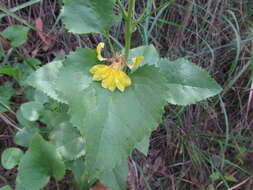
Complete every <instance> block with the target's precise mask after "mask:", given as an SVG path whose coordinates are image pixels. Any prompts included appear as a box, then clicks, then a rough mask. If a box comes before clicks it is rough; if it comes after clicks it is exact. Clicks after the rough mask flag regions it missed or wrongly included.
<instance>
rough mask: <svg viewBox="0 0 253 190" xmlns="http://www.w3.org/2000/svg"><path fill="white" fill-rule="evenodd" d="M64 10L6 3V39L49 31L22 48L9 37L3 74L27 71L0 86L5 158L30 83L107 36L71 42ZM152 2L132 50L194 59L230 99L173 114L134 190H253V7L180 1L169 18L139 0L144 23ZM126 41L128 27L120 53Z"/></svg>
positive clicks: (240, 2)
mask: <svg viewBox="0 0 253 190" xmlns="http://www.w3.org/2000/svg"><path fill="white" fill-rule="evenodd" d="M61 3H62V2H61V0H44V1H41V2H39V1H38V0H37V1H36V0H30V1H27V0H19V1H16V0H0V10H1V11H2V12H1V14H0V18H1V20H0V31H3V30H4V29H5V28H7V27H8V26H13V25H14V24H25V25H27V24H28V25H31V26H35V23H36V21H37V28H38V27H42V23H43V33H38V32H36V30H30V32H29V34H28V39H27V42H26V43H25V44H24V45H22V46H21V47H20V48H15V47H14V46H13V44H10V43H9V42H8V41H6V40H5V39H4V38H2V37H1V38H0V45H1V47H0V60H1V66H3V65H4V66H13V65H18V66H17V67H15V68H16V70H7V71H6V70H3V69H2V70H0V73H2V74H4V75H1V78H0V84H1V86H0V100H1V101H0V102H1V107H0V110H1V112H2V113H1V114H0V152H2V151H3V150H4V149H6V148H7V147H16V146H17V145H15V143H14V142H13V136H14V135H15V133H16V131H17V128H19V127H20V126H19V122H18V120H17V117H18V114H17V113H16V111H17V110H18V108H19V107H20V104H21V103H23V102H26V101H27V100H29V89H25V88H23V87H21V85H22V81H23V80H24V78H26V76H27V75H29V73H30V72H32V71H33V70H34V68H36V67H38V66H40V65H43V64H45V63H47V62H49V61H51V60H53V59H55V57H60V56H64V55H66V54H67V53H68V52H70V51H71V50H75V49H76V48H77V47H78V46H81V47H89V48H95V47H96V45H97V44H98V43H99V42H100V41H103V38H102V37H101V36H99V35H72V34H69V33H67V31H65V30H64V26H63V24H62V22H61V20H60V17H59V14H60V8H61ZM147 3H148V4H149V7H150V9H149V12H148V13H147V14H148V15H149V16H148V17H147V18H146V20H145V22H144V23H142V24H141V25H140V26H138V28H136V31H135V32H134V36H133V38H134V39H133V47H135V46H138V45H147V44H153V45H154V46H155V47H156V48H158V49H159V50H160V54H161V55H162V56H164V57H169V58H170V59H172V60H173V59H176V58H178V57H182V56H185V57H187V58H188V59H190V60H191V61H192V62H194V63H196V64H197V65H199V66H201V67H203V68H205V69H206V70H208V72H209V73H210V74H211V75H212V76H213V77H214V78H215V79H216V80H217V81H218V82H219V84H220V85H221V86H222V87H223V89H224V90H223V92H222V93H221V94H220V95H219V96H218V97H215V98H212V99H209V100H208V101H203V102H200V103H198V104H196V105H191V106H187V107H183V106H182V107H181V106H173V105H168V106H166V107H165V114H164V116H163V122H162V123H161V124H160V126H158V128H157V130H156V131H154V132H153V134H152V136H151V138H150V149H149V153H148V155H147V156H145V155H143V154H142V153H140V152H138V151H135V152H134V153H133V155H132V157H131V158H129V168H130V172H129V177H128V189H137V190H144V189H147V190H155V189H161V190H162V189H166V190H167V189H171V190H176V189H178V190H191V189H193V190H196V189H203V190H204V189H205V190H212V189H215V190H219V189H230V190H235V189H236V190H237V189H242V190H250V189H253V185H252V182H253V181H252V172H253V164H252V163H253V153H252V150H253V144H252V140H253V138H252V133H253V132H252V127H253V109H252V104H251V99H252V92H253V91H252V89H251V86H252V79H253V75H251V72H250V69H251V68H253V63H252V61H251V56H252V55H251V54H252V53H251V52H252V50H251V44H252V39H253V36H252V21H253V16H252V14H253V2H252V1H250V0H174V1H171V4H168V6H165V7H163V8H161V9H160V8H159V7H160V5H161V4H162V3H164V0H154V1H152V0H148V1H147V0H138V1H137V4H136V7H137V9H136V10H137V11H136V13H135V14H136V15H137V14H139V13H140V12H141V10H143V8H144V7H145V6H146V4H147ZM154 10H156V11H154ZM115 12H118V7H115ZM3 14H7V16H4V15H3ZM39 19H41V21H42V23H41V24H38V22H39V21H40V20H39ZM123 33H124V26H123V25H121V24H120V25H118V26H115V27H114V28H113V29H112V30H111V32H110V36H111V37H112V41H113V44H114V45H115V46H119V47H120V46H122V45H121V44H123V43H124V39H123ZM5 68H6V67H5ZM11 76H12V77H11ZM15 79H16V80H15ZM17 81H18V82H17ZM6 109H7V110H8V112H3V111H6ZM41 125H43V124H41ZM15 176H16V169H12V170H5V169H3V168H2V167H0V187H1V186H4V185H6V184H10V185H12V186H13V185H14V181H15ZM71 179H72V175H71V173H67V174H66V177H65V178H64V180H62V181H60V182H57V183H56V181H55V180H54V179H52V180H51V183H50V184H49V185H48V187H47V188H46V189H57V188H58V189H69V188H71V187H73V185H72V180H71Z"/></svg>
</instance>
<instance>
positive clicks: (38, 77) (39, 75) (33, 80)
mask: <svg viewBox="0 0 253 190" xmlns="http://www.w3.org/2000/svg"><path fill="white" fill-rule="evenodd" d="M61 67H62V63H61V61H55V62H51V63H48V64H47V65H44V66H43V67H41V68H40V69H38V70H37V71H35V72H34V73H33V74H32V75H30V76H29V77H28V79H27V81H26V82H27V84H28V85H30V86H32V87H34V88H36V89H38V90H40V91H42V92H44V93H45V94H46V95H48V96H49V97H50V98H53V99H54V100H57V101H59V102H62V103H66V100H64V98H63V97H62V96H61V95H60V94H59V92H58V91H57V90H56V87H55V80H56V79H57V77H58V73H59V70H60V68H61Z"/></svg>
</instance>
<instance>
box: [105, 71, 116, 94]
mask: <svg viewBox="0 0 253 190" xmlns="http://www.w3.org/2000/svg"><path fill="white" fill-rule="evenodd" d="M115 72H116V71H115V70H114V69H112V70H110V71H109V74H108V76H107V77H106V78H105V79H104V80H103V81H102V87H103V88H107V89H109V90H110V91H112V92H113V91H114V90H115V88H116V83H115Z"/></svg>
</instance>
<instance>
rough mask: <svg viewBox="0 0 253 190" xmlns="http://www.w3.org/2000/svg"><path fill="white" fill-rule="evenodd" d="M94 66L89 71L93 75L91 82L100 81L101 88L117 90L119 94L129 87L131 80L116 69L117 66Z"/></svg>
mask: <svg viewBox="0 0 253 190" xmlns="http://www.w3.org/2000/svg"><path fill="white" fill-rule="evenodd" d="M116 64H117V63H115V65H110V66H108V65H102V64H99V65H95V66H93V67H92V68H91V69H90V72H91V73H92V74H93V80H95V81H102V87H103V88H107V89H109V90H110V91H112V92H113V91H114V90H115V89H116V88H118V89H119V90H120V91H121V92H124V90H125V88H126V87H128V86H130V85H131V79H130V78H129V77H128V76H127V74H126V73H124V72H123V71H121V70H120V69H117V68H116V67H118V65H116Z"/></svg>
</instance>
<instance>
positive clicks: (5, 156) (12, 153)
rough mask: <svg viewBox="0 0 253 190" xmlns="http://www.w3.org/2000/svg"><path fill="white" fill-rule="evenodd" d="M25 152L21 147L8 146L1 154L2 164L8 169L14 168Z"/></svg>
mask: <svg viewBox="0 0 253 190" xmlns="http://www.w3.org/2000/svg"><path fill="white" fill-rule="evenodd" d="M23 154H24V153H23V152H22V150H20V149H19V148H8V149H6V150H4V152H3V153H2V156H1V158H2V160H1V161H2V166H3V167H4V168H5V169H7V170H8V169H12V168H14V167H15V166H16V165H18V164H19V162H20V159H21V158H22V156H23Z"/></svg>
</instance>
